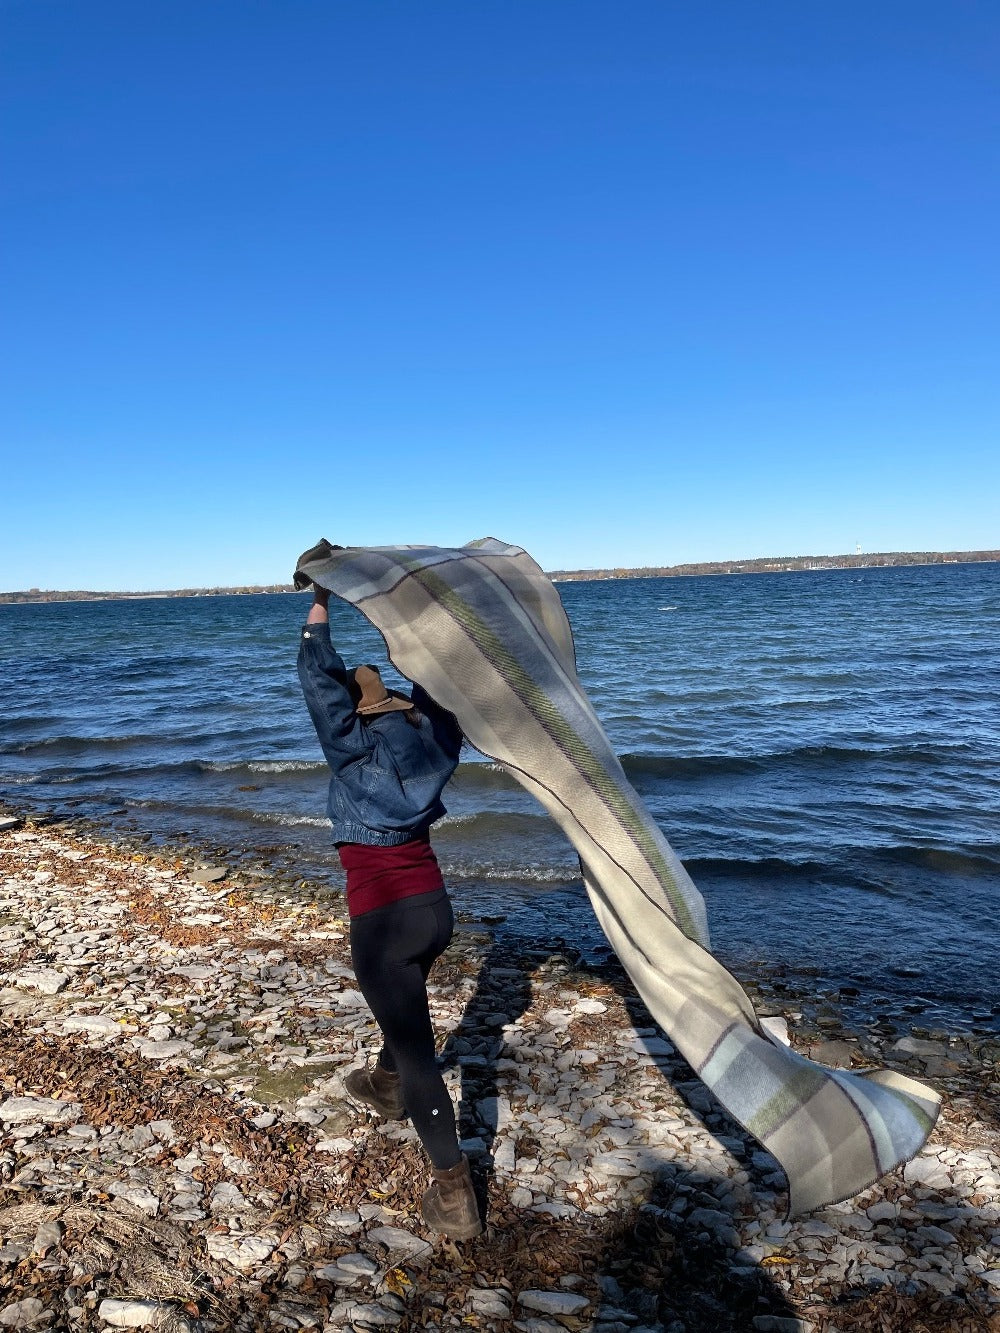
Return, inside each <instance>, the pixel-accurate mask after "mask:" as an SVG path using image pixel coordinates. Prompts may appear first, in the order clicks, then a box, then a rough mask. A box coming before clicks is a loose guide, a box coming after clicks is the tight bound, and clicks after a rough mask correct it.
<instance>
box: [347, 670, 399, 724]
mask: <svg viewBox="0 0 1000 1333" xmlns="http://www.w3.org/2000/svg"><path fill="white" fill-rule="evenodd" d="M350 682H351V696H352V697H353V698H354V699H356V700H357V703H356V704H355V705H354V707H355V711H356V712H358V713H360V714H361V715H362V716H363V717H371V716H372V714H373V713H396V712H400V711H402V710H403V709H407V708H412V707H413V701H412V699H407V698H406V696H405V695H402V694H396V693H395V691H393V692H391V693H390V691H389V690H387V689H386V688H385V686H384V685H383V684H382V677H381V676H380V675H379V673H378V667H373V666H359V667H355V668H354V670H353V671H352V672H351V673H350Z"/></svg>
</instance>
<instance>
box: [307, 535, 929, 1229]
mask: <svg viewBox="0 0 1000 1333" xmlns="http://www.w3.org/2000/svg"><path fill="white" fill-rule="evenodd" d="M310 582H314V583H317V584H319V585H320V586H322V587H324V588H328V589H329V590H330V592H332V593H334V594H335V595H336V596H338V597H340V598H343V599H344V600H345V601H347V602H350V603H351V604H352V605H354V606H356V607H357V608H358V609H359V610H360V611H361V612H363V614H364V615H365V616H366V617H367V618H368V620H370V621H371V623H372V624H373V625H374V626H375V627H376V629H378V630H379V631H380V632H381V634H382V636H383V638H384V639H385V642H386V647H387V649H388V652H389V657H390V659H391V661H392V663H393V665H394V666H395V667H396V668H397V670H399V671H400V673H401V674H402V675H404V676H406V677H408V678H409V679H410V680H413V681H416V682H418V683H419V684H420V685H422V686H423V687H424V689H426V690H427V691H428V693H429V694H430V695H431V696H432V697H433V698H434V699H436V700H437V702H438V703H439V704H441V705H442V706H443V707H444V708H447V709H449V710H451V711H452V712H453V713H454V714H455V715H456V716H457V718H458V720H459V723H460V724H461V727H462V730H463V731H464V732H465V734H466V736H467V737H468V738H469V740H470V741H471V742H472V744H473V745H474V746H475V747H476V748H477V749H478V750H481V751H482V752H483V754H485V755H487V756H489V757H490V758H492V759H495V760H496V761H498V762H499V763H501V764H502V765H503V766H504V767H505V768H506V769H508V770H509V771H510V772H511V773H512V774H513V776H514V777H515V778H517V779H518V781H520V782H521V783H522V785H523V786H524V787H525V788H527V790H528V791H530V792H531V793H532V794H533V795H534V796H536V797H537V798H538V800H539V801H540V802H541V804H542V805H543V806H544V807H545V809H546V810H548V812H549V813H550V814H551V815H552V817H553V819H555V821H556V822H557V823H558V824H559V825H560V827H561V828H562V829H563V831H564V832H565V833H566V836H567V837H568V838H569V840H570V842H571V843H572V844H573V846H574V847H575V848H576V851H577V852H578V853H579V856H580V864H581V869H582V872H583V880H584V884H585V886H586V890H587V893H588V896H589V898H590V902H591V905H592V907H593V909H594V912H595V913H596V915H597V919H598V921H599V922H600V924H601V927H602V929H603V930H604V933H605V934H606V935H607V937H608V940H609V941H610V943H611V945H612V946H613V948H614V950H615V952H616V953H617V955H618V957H619V958H620V959H621V962H622V964H623V965H624V967H625V969H626V970H627V972H628V974H629V976H630V977H631V979H632V981H633V983H634V984H635V987H636V989H637V990H638V992H639V994H640V995H641V997H642V999H643V1001H644V1002H645V1004H646V1005H647V1007H648V1009H649V1011H650V1013H651V1014H652V1015H653V1017H654V1018H655V1019H656V1020H657V1022H658V1023H659V1024H660V1025H661V1026H662V1027H663V1029H664V1030H665V1031H666V1032H667V1033H669V1035H670V1038H671V1040H672V1041H673V1042H674V1044H675V1045H676V1046H677V1048H678V1050H679V1051H680V1052H681V1053H682V1054H683V1055H684V1057H685V1058H686V1059H687V1060H688V1062H689V1063H690V1064H691V1066H692V1067H693V1068H694V1070H695V1071H696V1072H697V1074H698V1075H699V1077H700V1078H701V1079H702V1080H703V1082H704V1083H705V1085H706V1086H707V1087H708V1088H709V1089H710V1090H711V1091H712V1093H713V1094H714V1095H715V1097H716V1098H717V1099H718V1101H719V1102H720V1103H721V1104H722V1105H723V1106H724V1107H725V1109H726V1110H727V1111H728V1112H729V1113H730V1115H732V1116H733V1117H734V1119H736V1120H738V1121H739V1123H740V1124H741V1125H743V1126H744V1127H745V1128H746V1129H747V1130H748V1131H749V1132H750V1133H751V1134H752V1135H753V1136H754V1137H755V1138H756V1139H757V1140H758V1141H759V1142H760V1143H761V1145H762V1146H763V1147H764V1148H766V1149H767V1151H768V1152H770V1153H771V1154H772V1155H773V1156H774V1157H775V1158H776V1159H777V1160H778V1162H780V1164H781V1166H782V1169H783V1170H784V1172H785V1175H786V1176H787V1178H788V1182H789V1214H790V1215H791V1214H795V1213H802V1212H807V1211H809V1210H811V1209H814V1208H818V1207H821V1206H822V1205H823V1204H827V1203H834V1202H838V1201H840V1200H842V1199H846V1198H849V1197H850V1196H851V1195H852V1194H856V1193H857V1192H858V1191H859V1190H862V1189H864V1188H866V1187H867V1186H868V1185H871V1184H872V1183H873V1182H874V1181H875V1180H877V1179H878V1178H879V1177H880V1176H882V1175H883V1174H884V1173H885V1172H887V1171H890V1170H891V1169H892V1168H893V1167H895V1166H898V1165H899V1164H900V1163H901V1162H904V1161H906V1160H907V1159H908V1158H910V1157H912V1156H914V1154H916V1153H917V1152H918V1151H919V1150H920V1148H921V1146H922V1144H923V1143H924V1141H925V1140H926V1138H927V1136H928V1134H929V1133H930V1131H931V1129H932V1128H933V1125H934V1121H935V1119H936V1117H937V1113H938V1110H939V1107H940V1098H939V1097H938V1095H937V1093H935V1092H934V1091H932V1090H931V1089H930V1088H927V1087H924V1086H923V1085H922V1084H920V1083H917V1082H915V1081H914V1080H912V1079H909V1078H906V1077H904V1076H902V1075H900V1074H896V1073H893V1072H890V1071H886V1070H876V1071H869V1072H866V1073H864V1074H859V1073H854V1072H848V1071H845V1070H833V1069H827V1068H824V1067H823V1066H820V1065H817V1064H814V1063H812V1062H810V1061H809V1060H806V1059H805V1058H803V1057H802V1056H801V1055H798V1054H796V1053H795V1052H794V1051H792V1050H790V1049H789V1048H788V1047H785V1046H783V1045H781V1044H780V1043H778V1042H776V1041H774V1040H772V1039H771V1038H770V1037H769V1035H768V1034H767V1033H766V1032H765V1031H764V1030H763V1029H762V1028H761V1026H760V1023H759V1021H758V1019H757V1016H756V1014H755V1013H754V1009H753V1006H752V1004H751V1002H750V999H749V997H748V996H747V995H746V993H745V992H744V991H743V989H742V987H741V986H740V985H739V983H738V982H737V981H736V979H735V978H734V977H732V976H731V975H730V974H729V973H728V972H727V971H726V969H725V968H724V967H722V965H721V964H720V963H719V962H717V960H716V959H715V958H714V957H713V956H712V954H711V952H710V951H709V939H708V926H707V921H706V915H705V905H704V902H703V900H702V897H701V894H700V893H699V892H698V890H697V888H696V887H695V885H694V884H693V883H692V881H691V878H690V876H689V875H688V874H687V872H686V871H685V869H684V867H683V866H682V865H681V863H680V861H679V859H678V858H677V856H676V854H675V853H674V851H673V849H672V848H671V847H670V845H669V843H668V842H667V840H666V838H665V837H664V836H663V834H662V833H661V832H660V830H659V828H658V827H657V825H656V823H655V822H654V820H653V819H652V817H651V815H650V814H649V813H648V811H647V810H646V809H645V807H644V805H643V803H642V801H641V799H640V798H639V796H638V795H637V794H636V792H635V791H634V790H633V789H632V787H631V785H630V783H629V782H628V779H627V778H626V776H625V774H624V772H623V770H622V767H621V765H620V763H619V762H618V759H617V756H616V755H615V753H614V751H613V750H612V748H611V744H610V742H609V741H608V739H607V737H606V736H605V734H604V731H603V729H602V727H601V724H600V723H599V721H598V720H597V716H596V714H595V713H594V711H593V708H592V707H591V704H590V701H589V700H588V698H587V696H586V694H585V693H584V691H583V689H582V687H581V685H580V681H579V679H578V677H577V674H576V661H575V654H574V648H573V637H572V633H571V631H570V626H569V621H568V620H567V618H566V613H565V611H564V610H563V606H562V603H561V601H560V600H559V595H558V593H557V591H556V589H555V588H554V587H553V585H552V584H551V582H550V581H549V580H548V579H547V578H546V576H545V575H544V574H543V573H542V571H541V569H540V568H539V567H538V565H536V564H535V562H534V561H533V560H532V559H531V557H530V556H529V555H528V554H527V553H526V552H525V551H523V550H521V549H520V548H519V547H516V546H507V545H505V544H504V543H502V542H499V541H496V540H494V539H493V538H486V539H484V540H481V541H477V542H471V543H470V544H469V545H468V546H463V547H457V548H447V547H429V546H398V547H349V548H346V549H343V548H339V547H332V546H330V544H329V543H327V542H321V543H319V545H318V546H316V547H314V548H312V549H311V550H310V551H308V552H306V554H305V555H304V556H303V557H302V559H301V560H300V562H299V567H298V569H297V570H296V584H297V586H300V587H302V586H306V585H307V584H308V583H310Z"/></svg>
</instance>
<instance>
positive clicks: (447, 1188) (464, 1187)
mask: <svg viewBox="0 0 1000 1333" xmlns="http://www.w3.org/2000/svg"><path fill="white" fill-rule="evenodd" d="M420 1211H421V1212H422V1213H423V1215H424V1221H425V1222H426V1223H427V1225H428V1226H429V1227H433V1229H434V1230H435V1231H441V1232H443V1233H444V1234H445V1235H446V1236H448V1237H450V1238H451V1239H452V1240H471V1239H472V1237H473V1236H478V1235H479V1233H480V1232H481V1231H482V1229H483V1224H482V1221H481V1220H480V1217H479V1201H478V1200H477V1198H476V1191H475V1190H474V1189H473V1188H472V1176H471V1175H470V1173H469V1159H468V1158H467V1157H465V1156H463V1157H462V1160H461V1161H460V1162H459V1164H458V1166H453V1167H451V1168H450V1169H449V1170H447V1171H439V1170H438V1169H437V1167H433V1168H432V1169H431V1186H430V1189H429V1190H428V1191H427V1192H426V1194H425V1195H424V1199H423V1203H422V1205H421V1209H420Z"/></svg>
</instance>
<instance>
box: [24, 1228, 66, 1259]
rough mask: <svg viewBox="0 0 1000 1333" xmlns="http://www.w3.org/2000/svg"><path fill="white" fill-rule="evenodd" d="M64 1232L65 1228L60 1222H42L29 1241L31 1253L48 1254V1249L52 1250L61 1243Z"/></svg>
mask: <svg viewBox="0 0 1000 1333" xmlns="http://www.w3.org/2000/svg"><path fill="white" fill-rule="evenodd" d="M65 1232H66V1228H65V1227H64V1226H63V1224H62V1223H61V1222H43V1223H42V1224H41V1226H40V1227H39V1228H38V1230H37V1231H36V1232H35V1239H34V1240H33V1241H32V1242H31V1253H32V1254H42V1255H44V1254H48V1252H49V1250H54V1249H55V1248H56V1246H57V1245H60V1244H62V1238H63V1236H64V1235H65Z"/></svg>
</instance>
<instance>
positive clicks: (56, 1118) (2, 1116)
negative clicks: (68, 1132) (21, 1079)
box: [0, 1097, 83, 1125]
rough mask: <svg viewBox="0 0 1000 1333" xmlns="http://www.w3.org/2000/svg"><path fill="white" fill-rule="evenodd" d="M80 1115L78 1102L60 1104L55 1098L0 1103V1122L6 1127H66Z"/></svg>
mask: <svg viewBox="0 0 1000 1333" xmlns="http://www.w3.org/2000/svg"><path fill="white" fill-rule="evenodd" d="M82 1114H83V1107H82V1106H81V1105H80V1103H79V1102H61V1101H58V1100H57V1099H56V1098H55V1097H8V1098H7V1100H6V1101H5V1102H0V1120H2V1121H3V1122H4V1124H6V1125H30V1124H39V1123H40V1124H43V1125H67V1124H72V1123H73V1122H74V1121H76V1120H79V1119H80V1116H81V1115H82Z"/></svg>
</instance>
